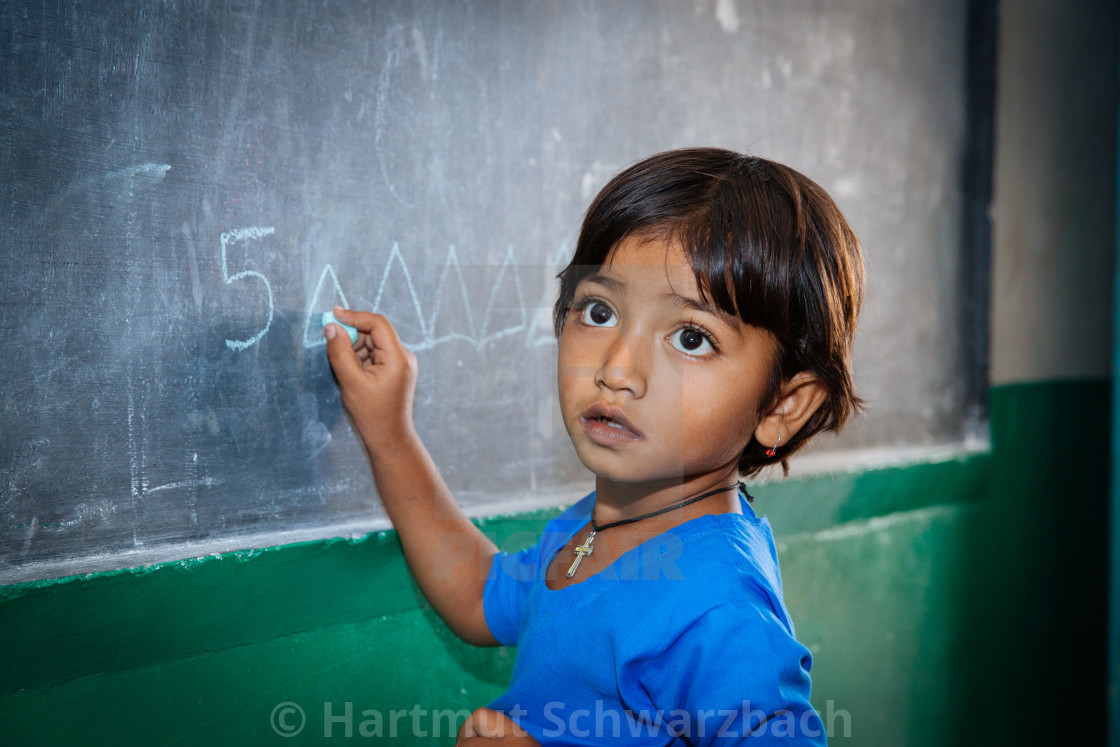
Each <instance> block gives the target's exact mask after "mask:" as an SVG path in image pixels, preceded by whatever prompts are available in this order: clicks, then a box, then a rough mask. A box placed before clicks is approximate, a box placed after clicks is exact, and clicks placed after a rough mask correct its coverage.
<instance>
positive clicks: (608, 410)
mask: <svg viewBox="0 0 1120 747" xmlns="http://www.w3.org/2000/svg"><path fill="white" fill-rule="evenodd" d="M579 422H580V425H582V426H583V428H584V430H585V431H587V435H588V436H590V437H591V440H593V441H595V442H597V443H600V444H603V445H613V444H618V443H629V442H632V441H638V440H641V439H642V438H643V436H642V433H641V431H639V430H638V429H637V428H635V427H634V424H633V423H631V422H630V420H629V419H628V418H627V417H626V415H625V413H623V412H622V410H620V409H619V408H617V407H612V406H610V405H605V404H601V403H596V404H594V405H592V406H591V407H589V408H587V410H586V411H584V413H583V414H582V415H580V418H579Z"/></svg>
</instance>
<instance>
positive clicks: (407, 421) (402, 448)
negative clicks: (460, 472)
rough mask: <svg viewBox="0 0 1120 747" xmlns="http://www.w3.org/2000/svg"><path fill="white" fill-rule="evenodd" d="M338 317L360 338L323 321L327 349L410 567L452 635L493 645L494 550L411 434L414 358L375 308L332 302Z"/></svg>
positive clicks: (343, 400) (412, 430)
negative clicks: (488, 611)
mask: <svg viewBox="0 0 1120 747" xmlns="http://www.w3.org/2000/svg"><path fill="white" fill-rule="evenodd" d="M335 315H336V317H337V318H338V319H339V321H341V322H344V323H346V324H349V325H351V326H353V327H355V328H357V330H358V332H359V337H358V342H357V343H356V344H355V345H354V346H351V345H350V338H349V337H348V336H347V335H346V333H345V332H343V331H342V330H341V329H340V328H338V327H336V326H335V325H333V324H332V325H328V327H327V331H326V335H327V355H328V357H329V358H330V362H331V367H332V368H333V369H334V373H335V376H336V377H337V378H338V385H339V389H340V390H341V393H342V403H343V405H344V406H345V407H346V410H347V411H348V412H349V413H350V418H351V420H352V421H353V423H354V426H355V427H356V428H357V430H358V433H359V435H360V436H361V438H362V442H363V443H364V444H365V447H366V451H367V452H368V453H369V458H370V464H371V465H372V467H373V479H374V482H375V483H376V485H377V492H378V493H379V494H380V496H381V500H382V502H383V503H384V504H385V511H386V513H388V515H389V520H390V521H391V522H392V523H393V527H394V528H396V530H397V533H398V534H399V535H400V540H401V547H402V548H404V556H405V560H406V561H407V562H408V567H409V569H410V570H411V571H412V575H413V576H414V577H415V578H416V582H417V583H418V584H419V585H420V590H421V591H422V592H423V593H424V596H425V597H426V598H427V599H428V601H429V602H431V604H432V607H434V608H435V610H436V612H437V613H439V615H440V617H442V618H443V620H444V621H445V622H446V623H447V625H448V626H449V627H450V628H451V629H452V630H453V631H454V632H455V634H456V635H458V636H459V637H460V638H462V639H463V640H464V641H467V642H468V643H473V644H475V645H478V646H495V645H497V644H498V642H497V641H496V640H495V639H494V636H493V634H491V632H490V628H489V626H488V625H487V624H486V617H485V615H484V613H483V609H482V592H483V589H484V588H485V585H486V575H487V572H488V570H489V568H490V561H491V559H492V558H493V556H494V554H495V553H496V552H497V548H496V547H495V546H494V543H493V542H491V541H490V540H489V539H488V538H487V537H486V536H485V535H484V534H482V532H481V531H479V529H478V527H476V526H475V525H474V524H472V523H471V522H470V520H469V519H467V517H466V515H465V514H464V513H463V512H462V510H461V509H460V508H459V506H458V505H457V504H456V503H455V500H454V498H452V497H451V492H450V491H449V490H448V488H447V485H446V484H445V483H444V481H443V478H442V477H441V476H440V474H439V471H438V470H437V469H436V466H435V464H434V463H433V462H432V458H431V456H429V454H428V450H427V449H425V448H424V444H422V443H421V442H420V438H419V436H418V435H417V433H416V429H415V427H414V425H413V421H412V400H413V392H414V391H415V387H416V356H414V355H413V354H412V351H410V350H408V349H407V348H406V347H405V346H404V345H402V344H401V341H400V339H399V338H398V337H397V332H396V330H394V329H393V325H391V324H390V323H389V321H388V320H387V319H385V317H383V316H381V315H380V314H372V313H369V312H356V311H348V310H345V309H338V308H336V309H335Z"/></svg>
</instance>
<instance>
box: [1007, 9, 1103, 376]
mask: <svg viewBox="0 0 1120 747" xmlns="http://www.w3.org/2000/svg"><path fill="white" fill-rule="evenodd" d="M1116 36H1117V20H1116V9H1115V3H1114V2H1110V1H1109V0H1073V1H1072V2H1071V1H1069V0H1008V1H1006V2H1004V3H1002V8H1001V22H1000V35H999V49H1000V51H999V62H998V71H997V76H998V78H997V94H996V95H997V103H996V137H995V143H996V149H995V174H994V204H993V249H992V254H993V262H992V283H993V292H992V311H991V319H992V338H991V339H992V347H991V380H992V383H993V384H1003V383H1008V382H1014V381H1031V380H1040V379H1064V378H1078V377H1096V376H1105V375H1107V374H1108V372H1109V349H1110V341H1111V326H1110V313H1109V308H1110V299H1111V292H1112V258H1113V252H1114V243H1113V240H1114V221H1115V207H1114V206H1115V184H1116V182H1115V179H1116V66H1117V50H1116Z"/></svg>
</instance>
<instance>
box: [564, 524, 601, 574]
mask: <svg viewBox="0 0 1120 747" xmlns="http://www.w3.org/2000/svg"><path fill="white" fill-rule="evenodd" d="M594 541H595V530H591V534H589V535H587V536H586V537H585V538H584V540H583V544H582V545H576V547H575V549H574V550H572V552H574V553H575V554H576V559H575V560H574V561H572V567H571V568H569V569H568V572H567V574H565V575H566V576H567V577H568V578H571V577H572V576H574V575H576V571H578V570H579V564H580V563H582V562H583V559H584V558H586V557H587V556H588V555H590V554H591V553H593V552H595V548H594V547H592V546H591V543H592V542H594Z"/></svg>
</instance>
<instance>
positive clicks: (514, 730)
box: [458, 708, 528, 740]
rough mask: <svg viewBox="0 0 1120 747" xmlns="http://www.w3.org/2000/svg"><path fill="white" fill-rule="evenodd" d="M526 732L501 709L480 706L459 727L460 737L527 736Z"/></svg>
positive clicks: (461, 738)
mask: <svg viewBox="0 0 1120 747" xmlns="http://www.w3.org/2000/svg"><path fill="white" fill-rule="evenodd" d="M526 736H528V733H527V732H525V731H524V730H523V729H522V728H521V727H520V726H519V725H518V724H517V723H516V722H515V721H513V720H512V719H510V717H509V716H507V715H505V714H504V713H502V712H501V711H495V710H491V709H490V708H479V709H477V710H475V712H474V713H472V714H471V715H470V716H469V717H468V718H467V720H466V721H464V722H463V725H462V726H461V727H460V728H459V737H458V738H459V739H460V740H464V739H470V738H472V737H486V738H490V739H493V738H496V737H526Z"/></svg>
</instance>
